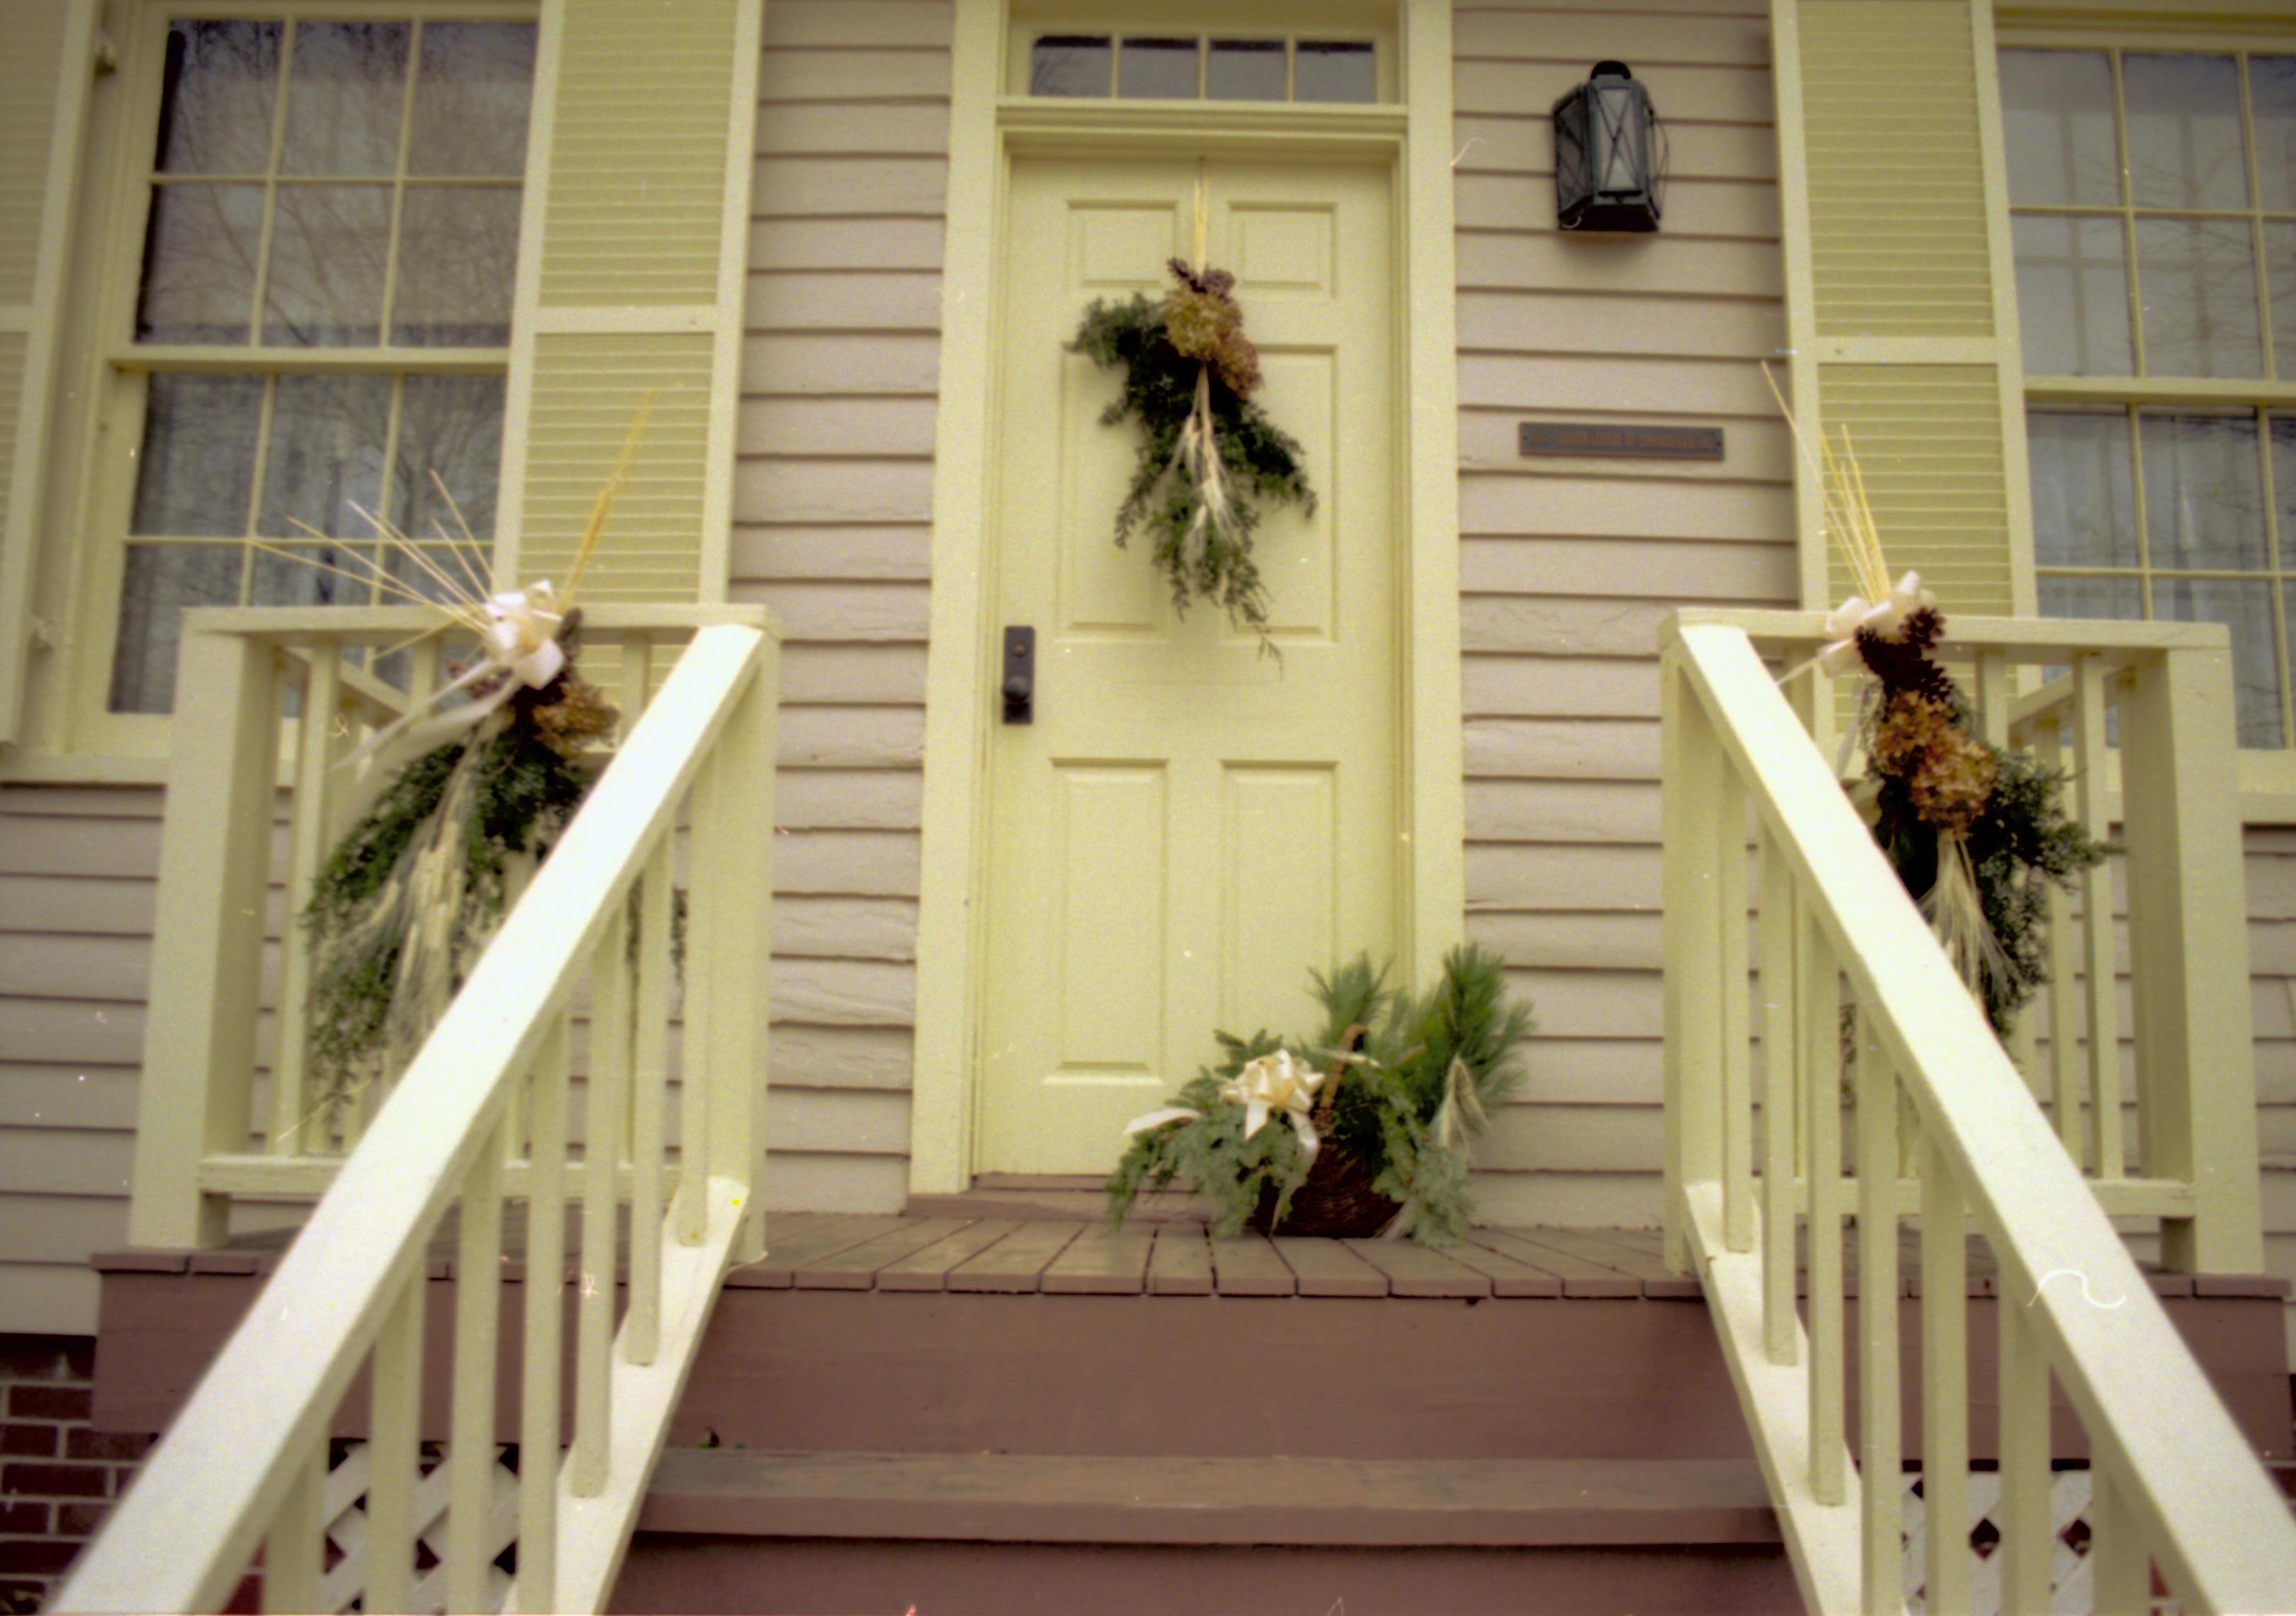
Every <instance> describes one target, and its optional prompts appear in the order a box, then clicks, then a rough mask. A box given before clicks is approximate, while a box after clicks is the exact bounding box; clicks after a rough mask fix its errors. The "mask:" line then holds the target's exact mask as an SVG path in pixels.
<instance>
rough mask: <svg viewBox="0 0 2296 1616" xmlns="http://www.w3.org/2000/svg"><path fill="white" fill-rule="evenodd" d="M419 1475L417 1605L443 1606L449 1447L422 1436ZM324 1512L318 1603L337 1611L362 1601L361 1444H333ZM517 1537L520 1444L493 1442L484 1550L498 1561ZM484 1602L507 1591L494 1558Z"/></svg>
mask: <svg viewBox="0 0 2296 1616" xmlns="http://www.w3.org/2000/svg"><path fill="white" fill-rule="evenodd" d="M332 1461H333V1462H332V1465H331V1466H330V1468H329V1469H328V1472H327V1490H326V1496H325V1498H324V1502H323V1505H322V1513H324V1516H325V1519H326V1522H327V1550H326V1555H327V1561H328V1564H327V1566H326V1570H325V1574H324V1577H323V1578H322V1579H321V1580H320V1583H319V1608H320V1609H321V1610H323V1611H332V1612H338V1613H340V1612H344V1611H349V1610H355V1609H361V1608H363V1606H362V1605H361V1595H363V1594H364V1593H365V1588H366V1488H367V1445H366V1444H365V1442H338V1443H336V1444H334V1453H333V1455H332ZM421 1462H422V1467H423V1471H422V1481H420V1482H418V1483H416V1485H415V1489H414V1520H415V1522H416V1525H415V1533H414V1537H415V1541H416V1543H417V1544H418V1545H419V1546H418V1547H417V1549H416V1551H415V1570H416V1578H415V1585H414V1604H412V1605H411V1606H410V1607H409V1608H410V1609H412V1610H414V1611H416V1612H432V1611H437V1612H444V1611H445V1610H446V1608H447V1562H446V1555H447V1448H446V1445H445V1444H444V1443H442V1442H425V1443H423V1444H422V1461H421ZM517 1538H518V1448H516V1447H515V1446H512V1445H504V1446H503V1447H501V1448H496V1450H495V1474H494V1497H493V1508H492V1510H491V1511H490V1513H488V1517H487V1547H488V1553H489V1554H491V1555H492V1556H493V1557H494V1558H496V1560H497V1561H499V1560H500V1559H501V1558H502V1556H503V1551H504V1549H507V1548H508V1547H510V1546H511V1545H512V1543H513V1542H514V1541H516V1539H517ZM487 1586H488V1595H489V1598H488V1609H489V1610H500V1609H501V1608H502V1606H503V1603H504V1601H505V1600H507V1599H508V1598H509V1597H510V1592H511V1579H510V1577H509V1576H508V1575H507V1574H506V1573H505V1572H504V1571H503V1569H502V1567H501V1566H500V1565H496V1567H495V1568H494V1569H493V1570H492V1571H490V1572H489V1573H488V1583H487Z"/></svg>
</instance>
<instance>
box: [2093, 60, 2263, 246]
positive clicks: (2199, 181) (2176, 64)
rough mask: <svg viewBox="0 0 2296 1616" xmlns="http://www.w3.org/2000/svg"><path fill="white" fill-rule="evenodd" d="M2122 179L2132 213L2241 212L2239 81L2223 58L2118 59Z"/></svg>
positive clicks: (2244, 160) (2244, 185)
mask: <svg viewBox="0 0 2296 1616" xmlns="http://www.w3.org/2000/svg"><path fill="white" fill-rule="evenodd" d="M2120 74H2121V93H2122V94H2123V95H2124V96H2126V97H2127V103H2128V178H2129V185H2130V189H2131V191H2132V193H2134V196H2135V199H2136V205H2137V206H2138V207H2140V208H2245V207H2247V206H2248V154H2247V152H2246V151H2245V150H2243V146H2242V144H2241V138H2240V77H2239V73H2238V71H2237V70H2236V69H2235V66H2234V63H2233V59H2232V58H2231V57H2229V56H2143V55H2134V54H2131V55H2125V56H2123V57H2122V58H2121V59H2120Z"/></svg>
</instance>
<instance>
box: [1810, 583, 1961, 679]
mask: <svg viewBox="0 0 2296 1616" xmlns="http://www.w3.org/2000/svg"><path fill="white" fill-rule="evenodd" d="M1936 599H1937V597H1936V596H1934V595H1931V593H1930V592H1929V591H1928V590H1926V589H1924V588H1923V587H1922V575H1921V574H1920V573H1918V572H1908V573H1907V574H1906V575H1905V577H1903V578H1899V579H1898V583H1897V587H1895V588H1893V589H1891V590H1890V591H1889V593H1887V594H1886V595H1882V597H1881V598H1880V599H1879V600H1875V601H1868V600H1867V599H1866V597H1865V596H1864V595H1851V596H1850V597H1849V599H1848V600H1846V601H1844V602H1842V603H1841V604H1840V605H1839V606H1836V607H1835V608H1834V609H1833V611H1829V612H1827V613H1826V614H1825V633H1826V637H1827V639H1828V640H1829V641H1830V642H1831V643H1830V644H1827V645H1826V646H1825V649H1824V650H1822V651H1820V652H1818V653H1817V656H1816V659H1815V661H1816V666H1817V667H1818V668H1819V669H1822V670H1823V671H1824V672H1825V675H1826V677H1829V678H1835V679H1838V678H1840V677H1842V676H1843V675H1844V674H1850V673H1857V672H1860V671H1862V670H1863V669H1864V668H1865V661H1864V659H1862V658H1861V657H1860V656H1859V655H1858V652H1857V635H1858V631H1859V630H1861V629H1869V628H1870V629H1872V630H1873V631H1874V633H1875V634H1878V635H1880V636H1882V638H1883V639H1885V640H1890V639H1895V638H1897V636H1898V628H1900V627H1901V626H1902V625H1903V624H1904V622H1905V620H1906V618H1907V614H1908V613H1911V612H1915V611H1920V610H1921V609H1922V608H1923V606H1928V605H1933V604H1934V603H1936ZM1803 666H1804V667H1808V666H1809V664H1808V663H1805V664H1803ZM1794 671H1795V672H1796V673H1799V672H1800V671H1801V669H1795V670H1794ZM1788 677H1792V675H1789V676H1788Z"/></svg>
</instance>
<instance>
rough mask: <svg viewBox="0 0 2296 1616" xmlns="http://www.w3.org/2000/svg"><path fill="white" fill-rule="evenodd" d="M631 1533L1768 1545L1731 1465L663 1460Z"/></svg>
mask: <svg viewBox="0 0 2296 1616" xmlns="http://www.w3.org/2000/svg"><path fill="white" fill-rule="evenodd" d="M638 1530H640V1531H641V1532H661V1533H674V1534H708V1535H713V1536H726V1537H766V1538H867V1539H873V1540H888V1541H890V1540H898V1539H923V1540H932V1541H939V1542H960V1541H961V1542H974V1543H1089V1544H1136V1545H1146V1544H1173V1545H1189V1546H1220V1545H1228V1546H1336V1547H1353V1548H1374V1547H1429V1546H1446V1547H1476V1548H1537V1547H1555V1546H1580V1547H1587V1546H1685V1545H1747V1546H1776V1545H1777V1543H1778V1542H1779V1537H1778V1528H1777V1523H1776V1520H1775V1516H1774V1515H1773V1514H1772V1513H1771V1509H1770V1503H1769V1498H1768V1496H1767V1493H1766V1492H1765V1491H1764V1490H1763V1486H1762V1479H1761V1474H1760V1472H1759V1469H1758V1468H1757V1467H1756V1466H1755V1465H1754V1464H1752V1463H1751V1462H1750V1461H1740V1460H1649V1459H1609V1460H1575V1459H1574V1460H1554V1459H1544V1460H1542V1459H1527V1460H1515V1459H1434V1460H1408V1459H1329V1458H1327V1459H1235V1458H1227V1459H1219V1458H1197V1457H1177V1458H1175V1457H1164V1458H1154V1457H1141V1456H1130V1455H1126V1456H1098V1455H1086V1456H1077V1455H1066V1456H1058V1455H1029V1454H878V1453H807V1454H775V1453H759V1452H750V1451H743V1450H739V1449H726V1448H672V1449H670V1450H669V1451H668V1452H666V1453H665V1454H663V1456H662V1458H661V1462H660V1465H659V1466H657V1468H656V1470H655V1472H654V1477H653V1481H652V1487H651V1489H650V1490H649V1492H648V1495H647V1498H646V1503H645V1506H644V1512H643V1513H642V1514H641V1515H640V1516H639V1520H638Z"/></svg>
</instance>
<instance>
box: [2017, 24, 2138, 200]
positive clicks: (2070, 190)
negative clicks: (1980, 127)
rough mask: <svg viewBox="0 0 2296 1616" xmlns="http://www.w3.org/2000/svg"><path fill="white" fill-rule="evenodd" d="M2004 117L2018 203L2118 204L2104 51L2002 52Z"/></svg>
mask: <svg viewBox="0 0 2296 1616" xmlns="http://www.w3.org/2000/svg"><path fill="white" fill-rule="evenodd" d="M2001 121H2002V127H2003V132H2004V134H2005V137H2006V144H2007V146H2008V148H2009V200H2010V201H2012V202H2013V203H2015V204H2017V205H2018V206H2020V207H2034V206H2040V207H2081V208H2091V207H2094V208H2113V207H2118V206H2119V205H2120V156H2119V154H2118V152H2116V151H2115V150H2114V144H2115V143H2114V141H2113V136H2112V62H2111V60H2110V59H2108V58H2107V57H2106V55H2105V53H2103V51H2004V52H2002V53H2001Z"/></svg>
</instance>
